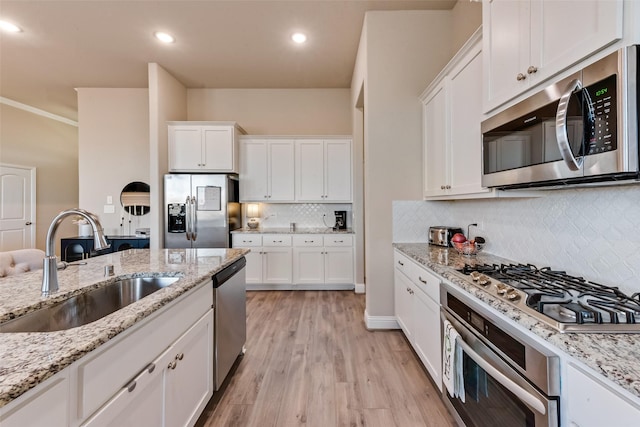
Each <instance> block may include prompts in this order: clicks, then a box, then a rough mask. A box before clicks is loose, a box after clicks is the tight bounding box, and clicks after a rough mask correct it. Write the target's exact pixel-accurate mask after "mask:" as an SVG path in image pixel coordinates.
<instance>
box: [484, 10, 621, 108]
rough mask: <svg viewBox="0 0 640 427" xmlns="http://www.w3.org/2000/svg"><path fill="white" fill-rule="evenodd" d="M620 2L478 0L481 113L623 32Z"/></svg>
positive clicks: (586, 55) (559, 70) (607, 43)
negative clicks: (481, 92)
mask: <svg viewBox="0 0 640 427" xmlns="http://www.w3.org/2000/svg"><path fill="white" fill-rule="evenodd" d="M622 10H623V0H590V1H581V2H579V3H576V2H575V1H570V0H560V1H558V0H526V1H512V0H484V1H483V5H482V24H483V29H484V30H483V31H484V34H483V56H484V65H483V72H484V82H485V84H484V85H483V86H484V95H483V98H484V111H490V110H492V109H494V108H496V107H498V106H500V105H501V104H503V103H505V102H507V101H509V100H510V99H513V98H514V97H516V96H518V95H519V94H521V93H523V92H525V91H526V90H528V89H529V88H531V87H534V86H536V85H537V84H539V83H541V82H543V81H545V80H547V79H548V78H549V77H552V76H553V75H556V74H558V73H560V72H561V71H563V70H564V69H566V68H568V67H570V66H571V65H573V64H575V63H577V62H579V61H580V60H582V59H584V58H586V57H588V56H589V55H590V54H592V53H594V52H596V51H598V50H600V49H602V48H603V47H605V46H607V45H609V44H611V43H613V42H615V41H616V40H619V39H621V38H622V36H623V25H622V22H623V15H622Z"/></svg>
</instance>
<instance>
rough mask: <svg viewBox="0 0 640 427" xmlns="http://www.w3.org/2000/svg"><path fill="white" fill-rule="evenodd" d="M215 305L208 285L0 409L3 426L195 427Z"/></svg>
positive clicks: (209, 362) (208, 374)
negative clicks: (212, 305) (213, 305)
mask: <svg viewBox="0 0 640 427" xmlns="http://www.w3.org/2000/svg"><path fill="white" fill-rule="evenodd" d="M212 302H213V285H212V283H211V280H208V281H206V282H202V283H201V284H200V285H198V286H197V287H196V288H195V289H192V290H191V291H189V292H187V293H186V294H184V295H182V296H180V297H179V298H177V299H176V300H175V301H173V302H171V303H169V304H168V305H166V306H165V307H163V308H161V309H159V310H158V311H156V312H155V313H152V314H151V315H150V316H148V317H147V318H145V319H144V320H142V321H141V322H139V323H138V324H137V325H134V326H132V327H131V328H129V329H127V330H126V331H124V332H122V333H121V334H119V335H118V336H116V337H114V338H113V339H111V340H110V341H109V342H107V343H105V344H103V345H102V346H100V347H99V348H97V349H96V350H94V351H92V352H91V353H89V354H87V355H86V356H84V357H83V358H81V359H80V360H78V361H77V362H74V363H73V364H71V365H70V366H69V367H67V368H65V369H64V370H63V371H61V372H59V373H57V374H55V375H54V376H52V377H51V378H49V379H47V380H46V381H44V382H43V383H41V384H39V385H38V386H36V387H35V388H34V389H32V390H30V391H28V392H27V393H25V394H24V395H22V396H20V397H18V398H17V399H15V400H14V401H12V402H10V403H9V404H8V405H6V406H3V407H2V408H0V425H2V427H5V426H6V427H12V426H20V427H23V426H45V425H46V426H54V427H57V426H74V427H75V426H83V427H84V426H86V427H97V426H118V427H121V426H132V427H133V426H136V427H138V426H153V427H155V426H167V427H168V426H192V425H194V423H195V422H196V420H197V419H198V417H199V415H200V413H201V412H202V410H203V409H204V407H205V405H206V404H207V402H208V401H209V399H210V398H211V396H212V394H213V372H212V370H213V321H214V318H213V310H212V309H211V304H212ZM174 363H175V365H174Z"/></svg>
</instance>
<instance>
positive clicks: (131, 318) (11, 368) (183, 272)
mask: <svg viewBox="0 0 640 427" xmlns="http://www.w3.org/2000/svg"><path fill="white" fill-rule="evenodd" d="M247 252H248V251H247V250H244V249H165V250H147V249H134V250H128V251H123V252H117V253H112V254H107V255H103V256H98V257H95V258H90V259H87V260H85V261H83V262H82V263H80V264H73V265H69V266H68V267H67V268H66V269H64V270H60V271H58V279H59V285H60V291H59V292H58V293H56V294H55V295H53V296H51V297H48V298H43V297H41V295H40V287H41V281H42V271H33V272H28V273H24V274H22V275H18V276H11V277H8V278H4V279H1V280H0V323H1V322H5V321H7V320H9V319H12V318H14V317H18V316H20V315H22V314H26V313H28V312H30V311H33V310H36V309H38V308H42V307H46V306H48V305H53V304H55V303H57V302H59V301H62V300H65V299H67V298H69V297H71V296H73V295H77V294H81V293H83V292H84V291H87V290H89V289H93V288H97V287H100V286H103V285H106V284H108V283H111V282H114V281H116V280H117V279H119V278H126V277H139V276H154V275H156V276H174V277H178V278H179V280H177V281H176V282H175V283H173V284H172V285H170V286H168V287H166V288H163V289H160V290H158V291H156V292H155V293H153V294H151V295H148V296H147V297H144V298H142V299H140V300H139V301H137V302H134V303H132V304H130V305H128V306H126V307H124V308H122V309H120V310H118V311H116V312H114V313H111V314H109V315H107V316H105V317H103V318H101V319H99V320H97V321H95V322H92V323H89V324H87V325H84V326H80V327H76V328H73V329H68V330H62V331H56V332H32V333H2V334H0V407H3V406H4V405H7V404H8V403H9V402H11V401H12V400H14V399H16V398H18V397H19V396H21V395H22V394H24V393H26V392H27V391H29V390H30V389H32V388H34V387H36V386H37V385H38V384H40V383H42V382H44V381H45V380H47V379H48V378H50V377H52V376H54V375H55V374H57V373H59V372H61V371H63V370H64V369H65V368H66V367H68V366H70V365H72V364H73V363H74V362H76V361H79V360H80V359H82V358H83V357H84V356H86V355H88V354H90V353H91V352H92V351H94V350H96V349H98V348H100V347H101V346H102V345H104V344H106V343H108V342H109V341H110V340H112V339H114V338H116V337H118V335H119V334H121V333H122V332H124V331H126V330H127V329H129V328H131V327H132V326H134V325H136V324H138V323H139V322H142V321H144V320H145V319H147V318H148V317H151V316H152V315H153V314H154V313H155V312H157V311H159V310H160V309H162V308H163V307H168V306H170V305H171V304H170V303H172V302H173V301H174V300H176V299H179V298H180V297H182V296H185V297H186V296H187V295H188V294H189V291H191V290H193V289H195V288H203V286H199V285H202V284H203V283H204V282H206V281H209V280H210V279H211V277H212V276H213V275H214V274H215V273H217V272H218V271H220V270H222V269H223V268H224V267H226V266H228V265H230V264H231V263H233V262H234V261H236V260H238V259H239V258H241V257H242V256H243V255H244V254H246V253H247ZM109 265H113V268H114V276H110V277H105V267H106V266H109ZM206 304H208V306H209V308H210V305H211V302H206Z"/></svg>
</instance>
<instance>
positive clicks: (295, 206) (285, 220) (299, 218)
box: [260, 203, 352, 228]
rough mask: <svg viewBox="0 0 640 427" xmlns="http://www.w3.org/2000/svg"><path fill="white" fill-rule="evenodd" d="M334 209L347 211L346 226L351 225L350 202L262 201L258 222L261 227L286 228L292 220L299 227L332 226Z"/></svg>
mask: <svg viewBox="0 0 640 427" xmlns="http://www.w3.org/2000/svg"><path fill="white" fill-rule="evenodd" d="M334 211H347V227H352V219H351V216H352V208H351V204H350V203H273V204H266V203H262V204H260V217H261V219H260V224H261V227H262V228H288V227H289V224H290V223H292V222H295V223H296V226H297V227H299V228H322V227H325V226H328V227H333V225H334V224H335V215H334ZM323 215H325V216H324V221H323Z"/></svg>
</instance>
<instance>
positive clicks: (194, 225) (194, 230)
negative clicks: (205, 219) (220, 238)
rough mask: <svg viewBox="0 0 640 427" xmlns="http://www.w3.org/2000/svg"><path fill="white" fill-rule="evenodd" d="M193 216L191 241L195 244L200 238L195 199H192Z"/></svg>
mask: <svg viewBox="0 0 640 427" xmlns="http://www.w3.org/2000/svg"><path fill="white" fill-rule="evenodd" d="M191 215H192V217H191V240H193V241H194V242H195V241H196V238H197V237H198V211H197V209H196V198H195V197H191Z"/></svg>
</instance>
